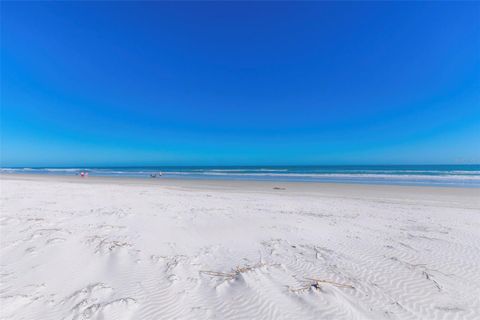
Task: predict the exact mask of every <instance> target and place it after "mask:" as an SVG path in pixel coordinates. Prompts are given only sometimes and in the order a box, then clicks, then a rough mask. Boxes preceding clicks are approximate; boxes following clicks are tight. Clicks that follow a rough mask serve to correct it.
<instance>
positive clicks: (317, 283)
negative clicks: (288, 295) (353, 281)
mask: <svg viewBox="0 0 480 320" xmlns="http://www.w3.org/2000/svg"><path fill="white" fill-rule="evenodd" d="M305 282H306V283H305V285H304V286H302V287H299V288H291V287H288V288H289V290H290V291H291V292H304V291H307V290H311V289H316V290H321V288H322V285H332V286H334V287H337V288H348V289H355V287H354V286H353V285H350V284H344V283H338V282H334V281H331V280H324V279H316V278H305Z"/></svg>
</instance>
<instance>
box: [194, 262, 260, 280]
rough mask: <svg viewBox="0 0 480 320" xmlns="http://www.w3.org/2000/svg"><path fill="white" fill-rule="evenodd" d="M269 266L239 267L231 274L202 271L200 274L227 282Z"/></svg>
mask: <svg viewBox="0 0 480 320" xmlns="http://www.w3.org/2000/svg"><path fill="white" fill-rule="evenodd" d="M266 265H267V264H266V263H264V262H259V263H256V264H254V265H245V266H243V267H239V266H237V267H236V268H234V269H232V271H231V272H218V271H209V270H200V273H202V274H206V275H209V276H212V277H221V278H225V280H233V279H235V278H236V277H237V276H238V275H240V274H242V273H245V272H249V271H253V270H255V269H259V268H261V267H264V266H266Z"/></svg>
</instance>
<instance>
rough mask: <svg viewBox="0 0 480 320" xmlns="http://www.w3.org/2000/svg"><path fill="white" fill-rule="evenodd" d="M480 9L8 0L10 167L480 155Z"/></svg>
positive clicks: (5, 74) (5, 95) (474, 159)
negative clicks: (17, 0)
mask: <svg viewBox="0 0 480 320" xmlns="http://www.w3.org/2000/svg"><path fill="white" fill-rule="evenodd" d="M479 146H480V4H479V3H475V2H464V3H459V2H456V3H454V2H451V3H448V2H441V3H440V2H439V3H434V2H426V3H415V2H406V3H405V2H397V3H382V2H377V3H374V2H368V3H344V2H341V3H333V2H331V3H329V2H327V3H321V2H317V3H313V2H309V3H307V2H305V3H285V2H281V3H272V2H260V3H250V2H249V3H232V2H229V3H214V2H208V3H198V2H197V3H185V2H182V3H173V2H169V3H153V2H143V3H138V2H137V3H133V2H126V3H121V2H116V3H112V2H75V3H71V2H59V3H58V2H57V3H55V2H2V10H1V164H2V165H3V166H69V165H71V166H78V165H82V166H88V165H90V166H95V165H177V164H178V165H195V164H197V165H242V164H247V165H255V164H280V165H281V164H429V163H447V164H448V163H455V164H459V163H480V147H479Z"/></svg>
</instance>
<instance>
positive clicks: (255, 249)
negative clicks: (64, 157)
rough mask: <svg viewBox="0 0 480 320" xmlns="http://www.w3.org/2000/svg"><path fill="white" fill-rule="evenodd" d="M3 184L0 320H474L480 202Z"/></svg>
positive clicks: (340, 189) (410, 194)
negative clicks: (317, 280) (319, 280)
mask: <svg viewBox="0 0 480 320" xmlns="http://www.w3.org/2000/svg"><path fill="white" fill-rule="evenodd" d="M1 179H2V180H1V218H0V224H1V229H0V231H1V247H0V259H1V261H0V262H1V272H0V273H1V285H0V303H1V305H0V307H1V311H0V318H1V319H480V231H479V230H480V210H479V209H480V200H479V199H480V190H479V189H445V188H428V187H395V186H383V187H382V186H361V185H335V184H302V183H270V182H220V181H197V182H195V181H166V180H158V179H157V180H153V179H152V180H151V181H149V180H135V179H131V180H120V179H107V178H93V177H90V178H87V179H83V180H81V178H77V177H63V178H62V177H33V176H11V175H3V176H2V177H1ZM274 186H281V187H285V188H286V190H273V189H272V188H273V187H274ZM237 268H239V269H238V270H237ZM202 270H203V271H214V272H220V273H225V274H213V273H210V274H209V273H207V272H202ZM307 278H316V279H322V280H325V281H331V282H332V283H328V282H318V283H316V282H315V281H313V280H306V279H307ZM342 285H343V286H342ZM300 288H304V289H303V290H301V289H300ZM297 289H300V290H297Z"/></svg>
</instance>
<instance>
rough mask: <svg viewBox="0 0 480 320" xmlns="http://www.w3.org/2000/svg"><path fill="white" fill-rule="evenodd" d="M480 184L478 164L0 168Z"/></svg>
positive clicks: (72, 172)
mask: <svg viewBox="0 0 480 320" xmlns="http://www.w3.org/2000/svg"><path fill="white" fill-rule="evenodd" d="M81 171H86V172H88V174H89V175H91V176H115V177H136V178H151V175H152V174H155V173H158V172H161V173H162V176H161V177H160V179H161V178H175V179H227V180H263V181H301V182H336V183H367V184H395V185H428V186H454V187H476V188H478V187H480V165H395V166H392V165H388V166H387V165H378V166H372V165H361V166H159V167H85V168H80V167H79V168H40V167H37V168H1V169H0V172H3V173H18V174H50V175H52V174H54V175H78V174H79V173H80V172H81Z"/></svg>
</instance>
